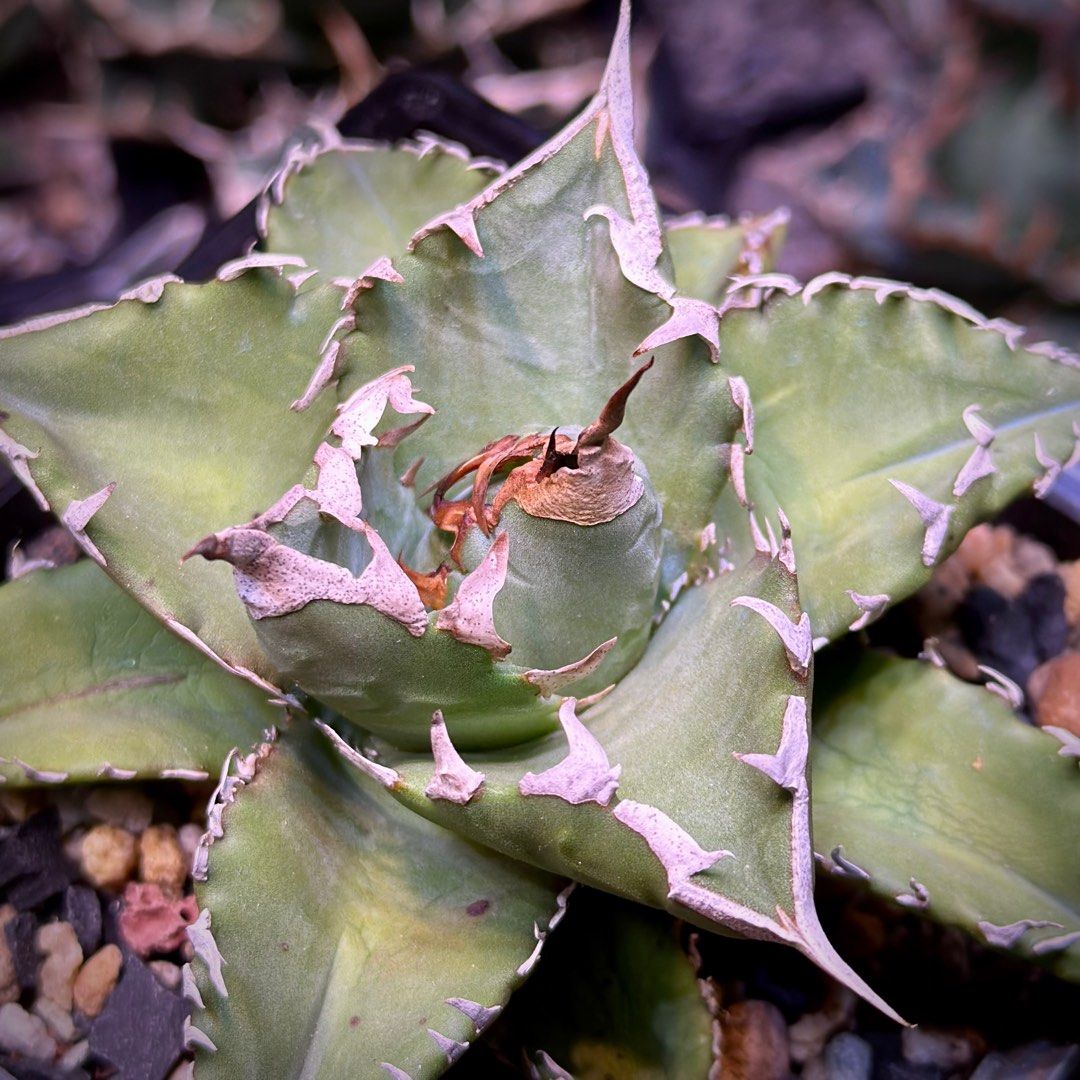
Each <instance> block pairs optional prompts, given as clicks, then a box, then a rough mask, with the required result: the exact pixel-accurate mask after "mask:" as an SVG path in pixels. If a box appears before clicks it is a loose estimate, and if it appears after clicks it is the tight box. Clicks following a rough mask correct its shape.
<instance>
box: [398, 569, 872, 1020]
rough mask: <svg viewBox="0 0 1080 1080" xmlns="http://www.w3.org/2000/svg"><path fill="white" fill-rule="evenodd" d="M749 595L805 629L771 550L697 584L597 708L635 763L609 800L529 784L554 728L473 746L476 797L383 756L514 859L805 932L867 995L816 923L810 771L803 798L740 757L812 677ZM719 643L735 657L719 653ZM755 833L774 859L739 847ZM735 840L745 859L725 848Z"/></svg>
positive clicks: (779, 723) (425, 810)
mask: <svg viewBox="0 0 1080 1080" xmlns="http://www.w3.org/2000/svg"><path fill="white" fill-rule="evenodd" d="M737 597H748V598H751V599H757V600H760V601H761V602H763V603H765V604H768V605H770V606H771V608H773V609H775V611H776V612H778V613H780V614H781V615H782V616H783V618H784V619H785V620H786V621H787V623H788V625H790V627H791V628H792V629H793V630H794V629H795V628H797V626H798V620H799V619H800V617H801V615H802V613H801V612H800V611H799V605H798V599H797V594H796V588H795V580H794V578H793V576H792V575H791V574H789V573H788V572H787V571H786V570H785V569H784V568H783V567H782V566H781V565H780V563H779V562H778V561H777V560H775V559H766V558H763V557H760V556H759V557H757V558H755V559H753V560H752V561H751V562H749V563H747V564H744V565H743V566H741V567H738V568H735V569H732V570H730V571H728V572H726V573H724V574H721V575H717V576H716V577H714V578H713V579H712V580H710V581H707V582H705V583H703V584H699V585H696V586H694V587H692V588H687V589H686V590H684V591H683V592H682V594H681V595H680V596H679V599H678V602H677V603H676V604H674V605H673V606H672V608H671V610H670V611H669V612H668V614H667V617H666V618H665V619H664V620H663V622H662V623H661V624H660V626H659V628H658V629H657V631H656V633H655V635H654V637H653V639H652V642H651V644H650V647H649V650H648V652H647V653H646V654H645V656H644V657H643V659H642V660H641V661H639V663H638V664H637V666H636V667H634V668H633V669H632V670H631V671H630V672H629V673H628V674H627V675H625V676H624V677H623V679H622V680H621V681H620V682H619V683H618V684H617V685H616V687H615V689H614V690H612V691H611V693H609V694H608V695H607V696H606V697H604V699H603V700H601V701H599V702H597V703H596V704H595V705H593V706H592V707H591V708H590V710H589V712H588V714H587V717H586V721H585V724H586V726H587V728H588V731H589V733H590V735H591V737H592V738H594V739H595V740H596V741H597V742H598V743H599V745H600V746H601V747H602V748H603V751H604V753H605V754H606V757H607V760H608V761H614V762H618V763H619V764H620V765H621V766H622V772H621V774H620V777H619V789H618V794H617V795H616V796H614V797H613V798H612V800H611V805H610V807H606V806H603V805H598V804H597V803H596V802H591V801H587V802H583V803H580V804H575V803H569V802H566V801H565V800H563V799H559V798H536V797H535V796H528V795H525V796H523V795H522V794H521V791H520V790H519V787H518V784H519V781H520V779H521V776H522V773H523V771H526V770H527V771H529V772H532V773H534V774H542V773H544V772H545V771H546V770H548V769H551V768H553V767H556V766H558V764H559V763H560V762H561V761H563V759H564V758H565V757H566V750H565V745H566V744H565V740H564V738H563V737H557V736H548V737H546V738H544V739H542V740H539V741H537V742H534V743H532V744H529V745H528V746H523V747H521V748H520V749H519V750H517V751H514V750H507V749H503V750H500V751H498V752H493V753H476V754H470V765H471V766H472V767H473V768H477V769H482V770H483V772H484V775H485V778H486V779H485V786H484V792H483V797H482V798H477V799H474V800H472V802H470V803H469V804H468V805H467V806H456V805H454V804H452V803H446V802H432V801H431V800H429V799H426V798H424V796H423V787H424V785H425V784H426V783H427V782H428V780H429V778H430V776H431V765H430V759H429V758H428V757H427V756H426V755H420V756H417V757H413V756H411V755H407V754H401V753H397V752H394V751H393V750H391V749H389V748H388V749H387V750H386V757H385V760H386V762H387V764H389V765H391V766H392V767H393V768H394V769H395V770H396V771H397V772H398V773H399V774H400V775H401V777H402V780H403V783H402V784H401V785H400V786H398V787H397V788H395V789H394V791H393V792H392V794H393V796H394V797H395V798H397V799H399V800H400V801H401V802H403V803H404V804H405V805H407V806H409V807H410V808H411V809H413V810H416V811H417V812H418V813H420V814H422V815H423V816H425V817H428V818H430V819H431V820H434V821H436V822H438V823H439V824H442V825H445V826H447V827H448V828H451V829H453V830H454V831H456V832H460V833H461V834H462V835H464V836H466V837H468V838H469V839H472V840H475V841H478V842H481V843H484V844H487V845H489V846H491V847H493V848H495V849H496V850H498V851H500V852H502V853H503V854H505V855H507V856H509V857H511V858H515V859H521V860H524V861H528V862H533V863H535V864H536V865H540V866H543V867H544V868H545V869H548V870H551V871H553V872H555V873H561V874H566V875H567V876H572V877H573V878H574V879H575V880H578V881H581V882H583V883H584V884H587V885H592V886H595V887H598V888H601V889H604V890H607V891H610V892H614V893H616V894H619V895H624V896H627V897H629V898H632V899H636V900H639V901H642V902H644V903H647V904H650V905H653V906H656V907H663V908H666V909H667V910H669V911H671V912H672V913H674V914H676V915H678V916H679V917H680V918H684V919H687V920H689V921H690V922H692V923H694V924H695V925H699V926H703V927H706V928H713V929H716V928H725V929H727V930H735V931H737V932H739V933H744V934H752V935H754V936H757V937H761V938H765V939H767V940H772V941H781V942H786V943H788V944H794V945H796V946H797V947H798V948H801V949H803V951H805V952H807V953H808V954H811V955H813V956H814V957H815V958H816V959H818V960H820V961H821V962H822V963H824V964H826V966H828V968H829V970H830V971H834V972H836V973H837V974H838V977H841V978H843V979H845V980H846V981H847V982H848V984H849V985H851V986H853V987H855V988H856V989H858V990H859V991H860V992H865V993H867V994H868V996H869V995H870V992H869V991H867V990H866V989H865V987H864V986H863V984H862V983H861V982H860V981H859V980H858V979H857V977H856V976H854V975H853V974H852V973H850V972H847V971H846V969H845V968H843V965H842V961H840V960H839V958H837V957H836V956H835V954H832V953H830V952H829V951H828V948H827V946H826V945H825V944H823V941H822V937H821V932H820V928H818V927H817V926H816V923H815V922H814V920H813V909H812V897H811V896H810V894H809V885H808V884H806V883H809V882H811V881H812V854H811V851H810V838H809V822H808V817H807V813H808V810H807V798H806V797H805V796H807V795H808V792H807V789H806V786H805V783H804V784H803V785H802V787H801V788H800V791H801V793H802V794H800V795H799V796H798V797H795V798H793V797H791V796H789V795H787V794H785V793H784V792H778V790H777V787H776V784H775V783H774V782H773V781H772V780H771V779H770V778H769V777H768V776H765V775H762V774H761V773H760V772H759V771H758V770H757V769H754V768H749V767H748V766H747V765H746V764H744V763H743V762H741V761H739V760H736V759H735V758H734V757H733V756H732V751H739V752H740V753H754V752H757V753H766V754H775V752H776V749H777V747H778V745H779V744H780V743H781V741H782V735H783V730H782V729H783V724H784V715H785V711H786V709H787V706H788V699H789V697H791V696H792V695H795V696H798V697H800V698H801V697H805V694H806V679H805V677H800V676H798V675H796V674H795V672H794V671H793V670H792V668H791V665H790V664H789V662H788V659H787V653H786V649H785V648H784V645H783V642H782V641H781V640H780V639H779V637H778V635H777V634H776V632H775V631H774V630H773V628H772V627H771V626H770V625H768V624H767V623H766V621H765V620H764V619H758V618H750V617H748V616H746V615H744V614H743V612H741V611H740V610H738V608H737V607H733V606H732V600H734V599H736V598H737ZM717 655H723V656H725V657H727V658H729V659H728V661H727V662H725V663H724V664H717V663H716V657H717ZM807 659H809V658H807ZM744 665H745V667H744ZM751 672H752V674H751ZM657 731H662V732H664V738H663V739H657V737H656V732H657ZM790 739H791V736H790V735H789V742H790ZM703 793H707V794H704V795H703ZM797 810H798V812H799V813H801V815H802V817H801V818H798V817H797V815H796V811H797ZM628 822H629V824H628ZM632 825H633V826H636V827H631V826H632ZM555 836H557V837H558V838H559V841H558V843H553V842H552V837H555ZM746 845H753V847H754V849H755V850H758V851H764V850H768V851H770V852H772V853H774V857H773V858H771V859H770V860H768V861H762V860H758V859H746V858H740V857H738V856H739V854H740V851H741V850H744V848H745V846H746ZM803 848H805V851H803ZM724 851H733V852H735V855H736V857H735V858H723V859H721V858H720V856H721V854H722V853H723V852H724ZM717 860H719V861H717ZM796 878H798V881H799V883H800V884H799V885H798V888H796ZM804 886H805V887H804ZM799 890H802V891H801V892H800V891H799ZM796 896H797V897H798V900H797V905H796V902H795V901H794V900H793V897H796ZM781 911H783V912H784V914H783V916H781V914H780V912H781ZM871 1000H876V999H873V998H872V997H871ZM890 1015H891V1014H890Z"/></svg>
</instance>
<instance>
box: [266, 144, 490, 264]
mask: <svg viewBox="0 0 1080 1080" xmlns="http://www.w3.org/2000/svg"><path fill="white" fill-rule="evenodd" d="M492 172H493V169H492V168H491V166H490V163H487V162H483V161H481V162H475V163H474V162H472V161H470V160H469V158H468V156H467V155H466V154H465V153H464V152H462V151H459V150H458V149H457V148H456V147H451V146H445V145H444V144H441V143H438V142H435V141H431V142H426V143H423V144H412V143H406V144H401V145H398V146H395V147H390V146H383V145H379V144H377V143H366V142H351V141H343V142H331V143H330V144H329V146H328V147H326V148H325V149H324V150H323V151H322V152H320V153H317V156H310V155H305V156H304V157H303V158H301V159H300V160H298V161H296V162H295V163H293V162H287V163H286V166H285V169H284V171H283V173H282V174H280V179H279V180H276V181H272V182H271V185H270V188H269V192H268V195H269V197H270V203H269V205H268V208H267V213H266V219H265V222H264V225H263V229H262V234H263V247H264V248H265V249H266V250H268V251H278V252H282V253H283V254H290V255H300V256H302V257H303V258H304V260H305V261H306V262H307V264H308V266H313V267H317V268H318V270H319V272H320V273H321V274H323V275H324V276H325V277H326V278H335V277H340V278H357V277H359V276H360V275H361V273H362V272H363V271H364V270H366V269H367V268H368V267H369V266H371V264H372V263H373V262H375V260H376V259H379V258H384V257H391V258H393V257H395V256H397V255H399V254H400V253H402V252H404V250H405V247H406V245H407V244H408V242H409V238H410V237H411V236H412V235H413V233H414V232H416V230H417V229H419V228H420V226H421V225H424V224H426V223H427V222H428V221H430V220H431V219H432V218H433V217H435V216H436V215H438V214H441V213H442V212H443V211H445V210H450V209H451V208H453V207H454V206H456V205H457V204H458V203H462V202H465V201H466V200H468V199H471V198H472V197H473V196H474V195H475V194H476V193H477V192H478V191H480V190H481V188H483V187H484V186H485V185H486V184H487V183H488V182H489V181H490V180H491V177H492Z"/></svg>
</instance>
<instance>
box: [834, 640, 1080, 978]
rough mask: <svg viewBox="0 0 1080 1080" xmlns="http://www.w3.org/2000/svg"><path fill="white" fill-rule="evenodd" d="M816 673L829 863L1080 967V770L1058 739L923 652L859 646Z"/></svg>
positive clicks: (1061, 964) (982, 936) (1023, 948)
mask: <svg viewBox="0 0 1080 1080" xmlns="http://www.w3.org/2000/svg"><path fill="white" fill-rule="evenodd" d="M821 683H822V686H821V687H820V692H819V694H818V703H817V708H816V709H815V713H814V717H815V723H814V746H813V772H814V842H815V847H816V848H817V850H818V851H819V852H822V853H824V855H825V864H826V865H831V866H832V867H833V868H834V869H837V870H840V869H841V868H842V867H843V866H844V865H845V864H847V865H848V867H849V869H848V873H849V874H852V875H854V876H855V877H856V878H862V877H863V874H861V873H859V870H861V871H863V872H864V873H865V874H866V875H868V876H869V877H868V882H867V883H868V885H869V886H870V888H872V889H873V890H874V891H875V892H877V893H880V894H881V895H883V896H886V897H890V898H894V899H896V900H898V901H899V902H900V903H901V904H904V905H906V906H908V907H912V908H915V909H916V910H921V911H923V912H924V913H925V914H927V915H929V916H931V917H933V918H935V919H939V920H941V921H942V922H946V923H956V924H958V925H961V926H964V927H966V928H967V929H968V930H969V931H971V933H973V934H974V935H975V936H976V937H977V938H978V939H979V940H981V941H984V942H989V943H991V944H1001V945H1006V946H1007V947H1008V945H1009V943H1010V942H1011V947H1012V948H1013V949H1014V950H1015V951H1016V952H1019V953H1022V954H1024V955H1026V956H1034V957H1037V958H1038V959H1040V960H1042V961H1044V962H1045V963H1046V964H1047V965H1048V966H1050V967H1051V968H1052V970H1053V971H1055V972H1056V973H1057V974H1058V975H1061V976H1064V977H1066V978H1071V979H1080V934H1078V932H1080V848H1078V847H1077V843H1076V837H1077V829H1078V827H1080V778H1078V777H1077V775H1076V764H1075V762H1073V761H1071V760H1070V759H1068V758H1066V757H1061V756H1059V755H1058V750H1059V749H1060V744H1059V743H1058V742H1057V740H1055V739H1054V738H1052V737H1051V736H1050V735H1047V734H1044V733H1043V732H1041V731H1039V730H1038V729H1036V728H1032V727H1030V726H1028V725H1027V724H1025V723H1023V722H1021V721H1019V720H1018V719H1017V717H1016V716H1015V715H1014V714H1013V713H1012V711H1011V710H1010V709H1009V708H1008V706H1007V705H1006V704H1005V703H1004V702H1003V701H1002V700H1001V699H1000V698H998V697H997V696H996V695H994V694H990V693H988V692H987V691H986V690H985V689H983V688H982V687H978V686H972V685H970V684H968V683H963V682H961V681H960V680H958V679H957V678H956V677H955V676H953V675H952V674H950V673H949V672H948V671H945V670H942V669H938V668H935V667H933V666H931V665H930V664H923V663H918V662H916V661H911V660H896V659H889V658H887V657H884V656H880V655H874V654H867V655H866V656H865V657H864V658H863V659H862V661H861V662H860V663H859V664H858V666H857V667H856V668H855V669H854V670H851V668H850V666H848V665H847V664H845V665H843V670H840V669H839V668H838V669H836V670H833V671H831V672H830V671H828V669H827V668H826V666H825V662H824V661H823V662H822V678H821ZM837 849H840V850H839V851H838V854H839V855H840V857H841V860H840V863H839V865H838V864H837V863H836V862H833V861H832V860H831V859H830V858H829V853H830V852H832V851H836V850H837ZM851 864H854V868H851ZM1028 920H1031V922H1030V923H1029V922H1028Z"/></svg>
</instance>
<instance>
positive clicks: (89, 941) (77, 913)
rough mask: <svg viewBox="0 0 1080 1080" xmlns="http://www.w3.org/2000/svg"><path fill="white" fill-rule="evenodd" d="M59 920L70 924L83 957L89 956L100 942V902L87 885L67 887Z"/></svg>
mask: <svg viewBox="0 0 1080 1080" xmlns="http://www.w3.org/2000/svg"><path fill="white" fill-rule="evenodd" d="M60 918H61V919H63V920H64V922H67V923H71V925H72V926H73V927H74V929H75V934H76V936H77V937H78V939H79V944H80V945H81V946H82V951H83V956H89V955H90V954H91V953H92V952H93V951H94V950H95V949H96V948H97V947H98V945H99V944H100V942H101V901H100V900H99V899H98V894H97V893H96V892H94V890H93V889H91V888H90V887H89V886H88V885H69V886H68V887H67V889H66V890H65V892H64V899H63V902H62V903H61V905H60Z"/></svg>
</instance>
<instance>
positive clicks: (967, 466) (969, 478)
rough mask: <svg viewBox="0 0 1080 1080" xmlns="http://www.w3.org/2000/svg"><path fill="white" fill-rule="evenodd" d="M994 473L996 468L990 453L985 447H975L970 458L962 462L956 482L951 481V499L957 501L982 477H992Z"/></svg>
mask: <svg viewBox="0 0 1080 1080" xmlns="http://www.w3.org/2000/svg"><path fill="white" fill-rule="evenodd" d="M996 472H997V466H996V465H995V464H994V459H993V458H992V457H991V455H990V451H989V450H988V449H987V448H986V447H985V446H976V447H975V449H974V450H972V451H971V457H969V458H968V459H967V461H965V462H964V466H963V468H962V469H961V470H960V471H959V472H958V473H957V474H956V480H955V481H953V489H952V493H953V497H954V498H957V499H959V498H960V497H961V496H963V495H965V494H967V491H968V489H969V488H970V487H971V485H972V484H974V483H975V481H976V480H981V479H982V478H983V477H984V476H993V474H994V473H996Z"/></svg>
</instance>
